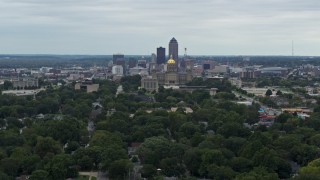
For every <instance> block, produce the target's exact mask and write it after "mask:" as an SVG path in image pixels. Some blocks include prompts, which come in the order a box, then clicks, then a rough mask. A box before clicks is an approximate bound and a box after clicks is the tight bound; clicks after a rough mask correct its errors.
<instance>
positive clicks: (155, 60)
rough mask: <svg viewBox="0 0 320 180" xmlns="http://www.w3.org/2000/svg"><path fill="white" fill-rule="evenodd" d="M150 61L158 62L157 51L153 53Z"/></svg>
mask: <svg viewBox="0 0 320 180" xmlns="http://www.w3.org/2000/svg"><path fill="white" fill-rule="evenodd" d="M150 62H153V63H155V62H157V55H156V54H155V53H152V54H151V61H150Z"/></svg>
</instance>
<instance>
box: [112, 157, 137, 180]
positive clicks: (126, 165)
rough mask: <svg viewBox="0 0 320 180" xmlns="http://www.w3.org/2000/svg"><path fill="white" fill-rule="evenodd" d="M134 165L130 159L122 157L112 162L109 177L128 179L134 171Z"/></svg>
mask: <svg viewBox="0 0 320 180" xmlns="http://www.w3.org/2000/svg"><path fill="white" fill-rule="evenodd" d="M132 168H133V165H132V163H131V162H130V161H129V160H128V159H120V160H116V161H114V162H113V163H111V165H110V167H109V177H110V178H111V179H127V178H126V177H128V176H129V175H130V174H129V173H130V172H131V171H132Z"/></svg>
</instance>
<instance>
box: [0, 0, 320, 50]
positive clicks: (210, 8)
mask: <svg viewBox="0 0 320 180" xmlns="http://www.w3.org/2000/svg"><path fill="white" fill-rule="evenodd" d="M172 37H175V38H176V39H177V41H178V43H179V55H183V54H184V48H187V54H189V55H291V54H292V44H293V47H294V55H301V56H305V55H307V56H320V1H319V0H0V54H90V55H95V54H98V55H104V54H106V55H111V54H114V53H123V54H130V55H149V54H151V53H155V52H156V48H157V47H160V46H162V47H165V48H166V49H167V48H168V43H169V41H170V39H171V38H172ZM292 42H293V43H292Z"/></svg>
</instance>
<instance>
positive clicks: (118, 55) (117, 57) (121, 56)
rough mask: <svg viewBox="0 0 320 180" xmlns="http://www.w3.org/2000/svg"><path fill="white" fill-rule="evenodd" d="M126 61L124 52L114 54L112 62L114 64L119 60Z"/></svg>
mask: <svg viewBox="0 0 320 180" xmlns="http://www.w3.org/2000/svg"><path fill="white" fill-rule="evenodd" d="M118 60H119V61H124V55H123V54H113V56H112V62H113V64H117V61H118Z"/></svg>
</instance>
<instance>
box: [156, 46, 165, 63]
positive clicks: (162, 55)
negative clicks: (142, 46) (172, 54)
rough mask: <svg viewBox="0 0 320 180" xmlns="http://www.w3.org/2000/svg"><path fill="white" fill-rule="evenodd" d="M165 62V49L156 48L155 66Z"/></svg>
mask: <svg viewBox="0 0 320 180" xmlns="http://www.w3.org/2000/svg"><path fill="white" fill-rule="evenodd" d="M165 62H166V48H163V47H158V48H157V64H164V63H165Z"/></svg>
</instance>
